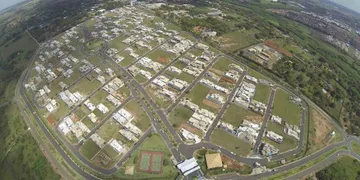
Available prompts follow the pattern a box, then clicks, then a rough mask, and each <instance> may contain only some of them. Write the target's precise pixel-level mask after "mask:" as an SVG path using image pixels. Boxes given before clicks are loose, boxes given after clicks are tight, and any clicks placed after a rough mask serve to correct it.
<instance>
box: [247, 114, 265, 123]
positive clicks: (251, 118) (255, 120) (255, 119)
mask: <svg viewBox="0 0 360 180" xmlns="http://www.w3.org/2000/svg"><path fill="white" fill-rule="evenodd" d="M244 119H246V120H249V121H251V122H253V123H256V124H260V123H262V122H263V120H264V118H263V116H260V115H259V116H246V117H245V118H244Z"/></svg>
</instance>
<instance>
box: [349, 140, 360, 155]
mask: <svg viewBox="0 0 360 180" xmlns="http://www.w3.org/2000/svg"><path fill="white" fill-rule="evenodd" d="M351 148H352V150H353V151H354V152H355V153H356V154H358V155H360V144H359V143H358V142H356V141H352V142H351Z"/></svg>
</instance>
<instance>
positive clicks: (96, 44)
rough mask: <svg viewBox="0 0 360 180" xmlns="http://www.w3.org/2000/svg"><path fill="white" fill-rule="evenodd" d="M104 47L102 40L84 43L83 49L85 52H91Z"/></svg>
mask: <svg viewBox="0 0 360 180" xmlns="http://www.w3.org/2000/svg"><path fill="white" fill-rule="evenodd" d="M103 47H104V41H103V40H98V39H96V40H91V41H89V42H87V43H86V45H85V48H86V50H88V51H90V52H93V51H99V50H101V49H102V48H103Z"/></svg>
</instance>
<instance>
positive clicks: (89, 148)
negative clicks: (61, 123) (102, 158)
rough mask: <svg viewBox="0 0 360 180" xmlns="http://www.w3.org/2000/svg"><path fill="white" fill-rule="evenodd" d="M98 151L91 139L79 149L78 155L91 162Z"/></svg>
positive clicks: (98, 148)
mask: <svg viewBox="0 0 360 180" xmlns="http://www.w3.org/2000/svg"><path fill="white" fill-rule="evenodd" d="M99 151H100V147H99V146H97V145H96V144H95V142H94V141H93V140H91V139H89V140H87V141H86V142H85V143H84V144H83V145H82V146H81V147H80V153H81V154H82V155H83V156H84V157H86V158H87V159H88V160H91V159H92V158H93V157H94V156H95V154H96V153H98V152H99Z"/></svg>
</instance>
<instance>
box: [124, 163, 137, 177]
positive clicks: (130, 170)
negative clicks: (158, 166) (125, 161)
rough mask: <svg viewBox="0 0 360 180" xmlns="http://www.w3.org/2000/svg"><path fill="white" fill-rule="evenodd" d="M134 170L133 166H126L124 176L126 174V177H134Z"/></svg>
mask: <svg viewBox="0 0 360 180" xmlns="http://www.w3.org/2000/svg"><path fill="white" fill-rule="evenodd" d="M134 169H135V165H131V166H126V168H125V174H127V175H134Z"/></svg>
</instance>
